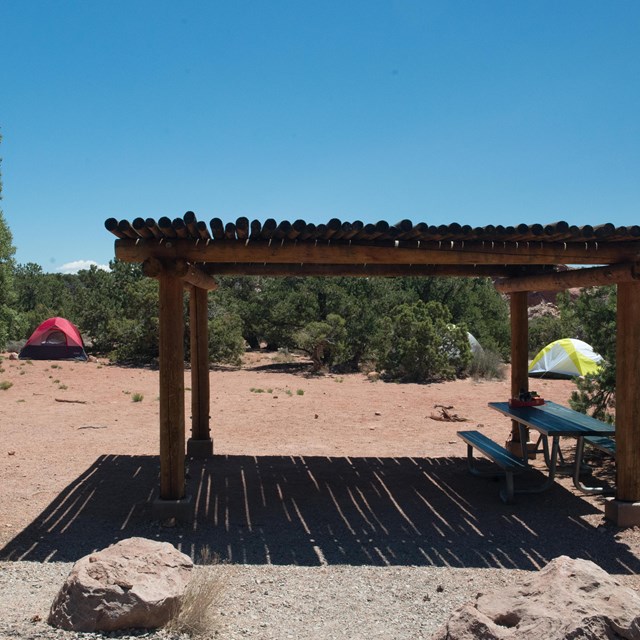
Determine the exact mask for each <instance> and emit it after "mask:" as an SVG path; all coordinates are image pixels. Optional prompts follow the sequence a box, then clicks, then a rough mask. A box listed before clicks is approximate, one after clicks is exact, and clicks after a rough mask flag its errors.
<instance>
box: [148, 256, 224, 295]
mask: <svg viewBox="0 0 640 640" xmlns="http://www.w3.org/2000/svg"><path fill="white" fill-rule="evenodd" d="M142 273H144V275H145V276H147V277H149V278H159V277H160V276H161V275H163V274H169V275H172V276H175V277H177V278H180V279H181V280H182V282H183V284H184V286H185V287H186V286H189V285H191V286H194V287H198V288H199V289H205V290H206V291H213V290H215V289H217V288H218V283H217V282H216V281H215V280H214V278H212V277H211V276H210V275H209V274H208V273H205V272H204V271H203V270H202V269H201V268H200V267H197V266H195V265H192V264H189V263H188V262H187V261H186V260H184V259H176V260H169V261H162V260H160V259H158V258H155V257H150V258H146V259H145V260H144V261H143V262H142Z"/></svg>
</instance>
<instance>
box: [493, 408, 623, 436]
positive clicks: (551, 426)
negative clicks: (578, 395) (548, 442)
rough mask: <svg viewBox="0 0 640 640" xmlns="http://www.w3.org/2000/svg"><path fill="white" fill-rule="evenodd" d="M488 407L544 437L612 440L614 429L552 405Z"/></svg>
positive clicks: (610, 425) (585, 416)
mask: <svg viewBox="0 0 640 640" xmlns="http://www.w3.org/2000/svg"><path fill="white" fill-rule="evenodd" d="M489 406H490V407H491V408H492V409H495V410H496V411H499V412H500V413H502V414H504V415H505V416H507V417H509V418H511V419H513V420H516V421H518V422H520V423H522V424H524V425H526V426H527V427H531V428H532V429H535V430H536V431H539V432H540V433H542V434H543V435H545V436H571V437H574V438H575V437H580V436H596V435H597V436H612V435H614V434H615V431H616V429H615V426H614V425H612V424H607V423H606V422H601V421H600V420H596V419H595V418H592V417H591V416H587V415H585V414H584V413H579V412H578V411H574V410H573V409H568V408H567V407H563V406H562V405H559V404H556V403H555V402H545V403H544V404H542V405H539V406H537V407H510V406H509V403H508V402H490V403H489Z"/></svg>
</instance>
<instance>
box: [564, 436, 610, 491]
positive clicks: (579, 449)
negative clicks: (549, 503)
mask: <svg viewBox="0 0 640 640" xmlns="http://www.w3.org/2000/svg"><path fill="white" fill-rule="evenodd" d="M576 439H577V443H576V460H575V469H574V472H573V484H574V486H575V487H576V489H578V490H580V491H582V492H583V493H594V494H598V493H599V494H603V493H611V494H613V493H614V489H612V488H611V487H588V486H587V485H585V484H584V482H582V481H581V480H580V472H581V471H582V457H583V455H584V437H583V436H579V437H578V438H576Z"/></svg>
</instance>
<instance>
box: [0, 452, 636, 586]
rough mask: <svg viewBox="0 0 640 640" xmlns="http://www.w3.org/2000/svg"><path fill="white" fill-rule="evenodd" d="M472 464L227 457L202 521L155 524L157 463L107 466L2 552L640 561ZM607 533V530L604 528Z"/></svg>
mask: <svg viewBox="0 0 640 640" xmlns="http://www.w3.org/2000/svg"><path fill="white" fill-rule="evenodd" d="M465 464H466V462H465V460H464V459H462V458H344V457H343V458H329V457H306V456H259V457H256V456H215V457H214V458H213V459H211V460H208V461H204V462H202V461H191V462H190V463H189V479H188V483H187V487H188V493H189V494H190V495H191V496H192V500H193V511H194V521H193V523H190V524H178V525H177V526H174V527H166V526H162V525H161V524H160V523H158V522H153V521H152V520H151V513H150V512H151V501H152V500H153V499H154V497H155V496H156V490H157V486H158V458H157V457H155V456H113V455H104V456H101V457H100V458H98V459H97V460H96V462H95V463H94V464H93V465H92V466H91V467H90V468H89V469H87V471H86V472H85V473H84V474H83V475H82V476H80V477H79V478H78V479H77V480H76V481H74V482H73V483H72V484H70V485H69V486H68V487H66V489H65V490H64V491H62V493H61V494H60V495H59V496H57V498H56V499H55V500H54V501H53V502H52V503H51V504H50V505H49V506H48V507H47V508H46V509H45V510H44V511H43V512H42V514H41V515H40V516H39V517H38V518H37V519H36V520H34V522H32V523H31V524H30V525H29V526H28V527H27V528H26V529H24V530H23V531H22V532H21V533H20V534H18V535H17V536H16V537H15V538H14V539H13V540H11V541H10V542H9V543H8V544H7V545H6V546H5V547H4V549H2V550H1V551H0V557H1V558H3V559H13V560H18V559H20V560H34V561H44V560H51V561H74V560H76V559H78V558H80V557H81V556H83V555H86V554H87V553H90V552H91V551H94V550H96V549H100V548H103V547H106V546H108V545H109V544H112V543H114V542H116V541H118V540H121V539H123V538H128V537H131V536H144V537H148V538H152V539H157V540H165V541H168V542H171V543H173V544H174V545H176V546H177V547H178V548H180V549H181V550H182V551H183V552H185V553H187V554H189V555H191V556H192V557H194V558H195V559H196V561H197V560H198V558H199V557H200V554H201V552H202V550H203V549H205V548H207V547H208V549H209V550H210V552H211V553H212V554H215V555H217V556H219V557H220V559H222V560H225V561H230V562H234V563H246V564H266V563H272V564H292V565H306V566H313V565H319V564H325V563H326V564H346V565H378V566H383V565H404V566H410V565H420V566H451V567H504V568H518V569H535V568H539V567H541V566H543V565H544V564H546V563H547V562H548V561H549V560H551V559H552V558H554V557H556V556H559V555H562V554H565V555H569V556H572V557H581V558H587V559H589V560H593V561H594V562H596V563H597V564H599V565H600V566H601V567H603V568H604V569H605V570H607V571H609V572H610V573H637V572H638V571H640V561H639V560H638V558H637V557H636V556H635V555H634V554H633V553H632V552H631V550H630V549H629V548H628V547H627V546H626V545H625V544H623V543H621V542H619V541H617V540H616V538H615V535H616V533H617V529H616V528H615V527H614V526H611V525H605V524H601V525H600V526H597V527H594V526H592V525H590V524H589V523H588V522H586V521H585V519H584V516H587V515H593V514H598V513H599V511H598V510H597V509H596V508H595V507H594V506H593V505H591V504H589V503H588V502H587V501H585V500H583V499H582V498H580V497H579V496H577V495H575V494H574V493H572V492H571V491H568V490H566V489H564V488H563V487H562V486H560V485H557V486H555V487H554V488H553V489H552V490H550V491H549V492H547V493H545V494H538V495H533V496H531V495H530V496H522V497H519V498H518V502H517V504H515V505H511V506H507V505H504V504H502V503H501V502H500V499H499V497H498V491H499V484H498V483H497V482H494V481H491V480H486V479H483V478H480V479H478V478H473V477H471V476H470V475H469V474H468V473H467V472H466V468H465ZM598 522H601V520H600V519H598Z"/></svg>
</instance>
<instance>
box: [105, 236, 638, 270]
mask: <svg viewBox="0 0 640 640" xmlns="http://www.w3.org/2000/svg"><path fill="white" fill-rule="evenodd" d="M407 244H408V245H409V246H404V245H393V246H387V245H382V246H380V245H361V244H358V245H355V244H354V245H349V244H330V243H326V244H325V243H318V244H315V243H302V242H301V243H295V242H284V241H283V242H279V241H278V242H254V243H246V242H245V241H233V240H225V241H220V242H216V241H213V242H209V243H206V242H199V243H194V242H193V241H191V240H183V239H179V238H178V239H171V240H169V241H164V242H158V241H157V240H142V239H139V240H133V239H130V238H124V239H121V240H116V242H115V254H116V257H117V258H118V259H119V260H123V261H125V262H144V260H146V259H147V258H158V259H164V260H171V259H173V260H176V259H183V260H187V261H188V262H189V263H206V262H237V263H256V262H257V263H260V262H261V263H280V264H350V265H355V264H359V265H362V264H367V265H369V264H371V265H374V264H395V265H420V264H422V265H425V264H431V265H433V264H467V265H468V264H472V265H475V264H493V265H509V264H511V265H531V264H612V263H619V262H635V261H636V260H637V259H638V258H639V257H640V242H618V243H615V244H613V243H610V244H606V245H604V244H603V245H598V244H597V243H584V242H579V243H563V242H553V243H542V242H540V243H538V242H531V243H524V242H523V243H506V242H505V243H502V242H486V243H483V242H469V243H450V242H442V243H438V242H430V243H421V244H418V243H407Z"/></svg>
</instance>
